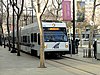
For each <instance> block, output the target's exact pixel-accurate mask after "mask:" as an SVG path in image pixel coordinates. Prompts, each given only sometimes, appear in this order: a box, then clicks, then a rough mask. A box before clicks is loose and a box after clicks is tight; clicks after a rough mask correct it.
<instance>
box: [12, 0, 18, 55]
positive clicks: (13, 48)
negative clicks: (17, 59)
mask: <svg viewBox="0 0 100 75" xmlns="http://www.w3.org/2000/svg"><path fill="white" fill-rule="evenodd" d="M12 8H13V47H12V51H11V53H17V52H16V50H15V15H14V0H13V5H12Z"/></svg>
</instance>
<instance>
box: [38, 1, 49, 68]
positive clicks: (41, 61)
mask: <svg viewBox="0 0 100 75" xmlns="http://www.w3.org/2000/svg"><path fill="white" fill-rule="evenodd" d="M47 4H48V0H46V2H45V6H44V8H43V11H42V12H41V11H40V0H37V8H36V11H37V14H36V15H37V20H38V25H39V29H40V68H45V63H44V37H43V27H42V21H41V17H42V15H43V13H44V11H45V9H46V7H47Z"/></svg>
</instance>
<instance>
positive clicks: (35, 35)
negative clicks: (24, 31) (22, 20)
mask: <svg viewBox="0 0 100 75" xmlns="http://www.w3.org/2000/svg"><path fill="white" fill-rule="evenodd" d="M33 36H34V42H37V33H34V35H33Z"/></svg>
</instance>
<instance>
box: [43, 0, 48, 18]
mask: <svg viewBox="0 0 100 75" xmlns="http://www.w3.org/2000/svg"><path fill="white" fill-rule="evenodd" d="M48 1H49V0H46V4H45V6H44V9H43V11H42V13H41V16H42V15H43V13H44V11H45V9H46V7H47V4H48Z"/></svg>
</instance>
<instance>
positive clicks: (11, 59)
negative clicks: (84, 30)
mask: <svg viewBox="0 0 100 75" xmlns="http://www.w3.org/2000/svg"><path fill="white" fill-rule="evenodd" d="M65 56H66V57H68V58H70V59H75V60H82V61H86V62H91V63H96V64H100V61H97V60H96V59H94V58H83V56H82V48H79V54H76V55H72V56H70V54H69V55H65ZM45 65H46V68H39V66H40V60H39V59H38V58H37V57H33V56H31V55H28V54H25V53H21V56H17V55H16V53H10V51H8V48H7V47H6V48H4V47H3V46H2V47H1V46H0V75H75V74H73V73H70V72H68V71H65V70H62V69H60V68H57V67H55V66H53V65H51V64H49V63H45ZM81 75H82V74H81Z"/></svg>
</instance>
